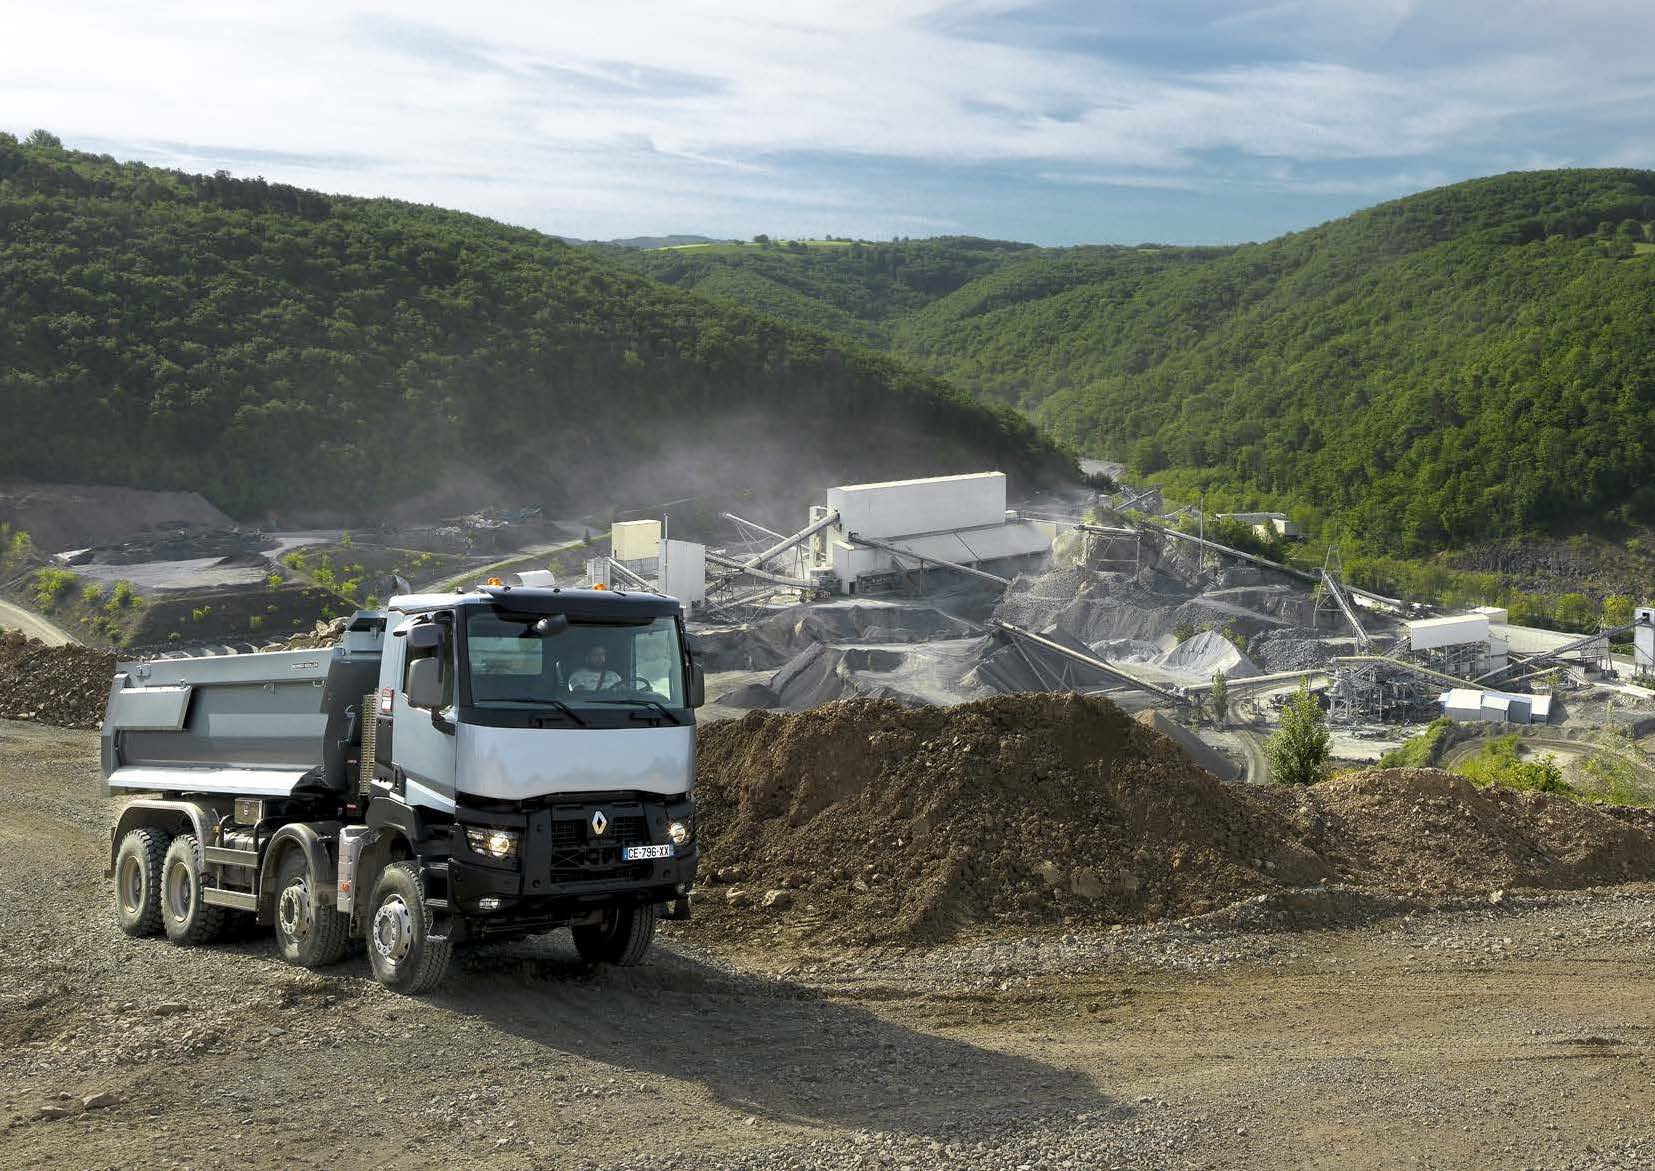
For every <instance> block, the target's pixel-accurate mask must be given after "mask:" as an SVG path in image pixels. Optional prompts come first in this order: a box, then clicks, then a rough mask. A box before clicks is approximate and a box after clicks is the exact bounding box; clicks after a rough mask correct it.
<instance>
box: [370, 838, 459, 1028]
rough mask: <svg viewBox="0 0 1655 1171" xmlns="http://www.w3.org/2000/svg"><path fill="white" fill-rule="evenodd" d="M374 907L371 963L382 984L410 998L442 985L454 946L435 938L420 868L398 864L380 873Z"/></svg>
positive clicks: (371, 927) (393, 864)
mask: <svg viewBox="0 0 1655 1171" xmlns="http://www.w3.org/2000/svg"><path fill="white" fill-rule="evenodd" d="M369 906H370V909H371V910H370V914H369V916H368V962H369V963H370V964H371V965H373V970H374V976H375V977H377V978H378V980H379V982H380V983H381V984H383V985H385V987H387V988H389V989H391V990H392V991H394V992H401V993H404V994H405V995H408V996H423V995H424V994H425V993H427V992H430V991H431V990H432V989H433V988H435V987H436V986H437V985H438V984H440V983H442V978H443V976H444V975H445V974H446V973H447V972H448V959H449V956H450V955H451V954H452V951H453V944H452V943H450V942H449V940H447V939H433V938H432V916H431V908H430V907H429V906H428V905H427V904H426V901H425V884H424V883H423V882H422V881H421V880H420V872H419V864H418V863H417V862H393V863H391V864H390V865H389V866H387V867H386V868H385V869H384V870H383V871H381V872H380V875H379V881H378V882H376V883H375V884H374V893H373V898H372V899H370V900H369Z"/></svg>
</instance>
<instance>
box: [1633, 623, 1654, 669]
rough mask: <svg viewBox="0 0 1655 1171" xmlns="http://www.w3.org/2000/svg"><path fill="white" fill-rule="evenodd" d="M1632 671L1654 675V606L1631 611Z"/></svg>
mask: <svg viewBox="0 0 1655 1171" xmlns="http://www.w3.org/2000/svg"><path fill="white" fill-rule="evenodd" d="M1632 621H1633V622H1635V623H1637V625H1636V626H1634V627H1633V628H1632V669H1633V670H1634V671H1635V672H1637V673H1638V674H1639V675H1655V606H1639V607H1638V608H1637V609H1635V610H1634V611H1632Z"/></svg>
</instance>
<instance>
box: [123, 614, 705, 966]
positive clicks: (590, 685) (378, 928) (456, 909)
mask: <svg viewBox="0 0 1655 1171" xmlns="http://www.w3.org/2000/svg"><path fill="white" fill-rule="evenodd" d="M704 690H705V686H704V683H703V679H702V674H701V671H700V668H699V667H698V666H697V665H696V664H695V662H694V661H693V660H692V658H691V656H690V654H689V651H688V648H687V645H686V643H685V640H684V632H683V617H682V613H681V608H680V606H679V603H678V602H677V601H676V600H675V599H673V598H669V597H665V596H662V595H660V594H654V593H639V592H623V591H620V590H612V591H606V590H584V589H556V588H549V587H524V586H510V585H494V584H493V583H492V582H491V584H490V585H488V586H483V587H479V588H477V589H475V590H472V591H468V592H464V593H451V594H411V595H408V596H403V597H396V598H392V599H391V601H390V604H389V605H388V606H387V607H386V609H384V610H383V611H358V612H357V613H356V614H355V615H354V616H353V617H352V619H351V620H350V622H349V625H348V628H347V630H346V632H345V634H344V636H343V639H342V640H341V642H340V643H339V644H338V645H337V646H335V647H332V648H330V649H324V650H297V651H277V652H269V653H261V654H227V655H214V656H207V657H202V658H177V659H160V660H154V661H148V662H135V663H123V664H120V665H119V666H118V667H117V668H116V674H115V679H114V684H113V686H112V687H111V689H110V693H109V704H108V709H107V712H106V715H105V719H104V726H103V741H102V757H103V772H104V776H105V778H106V781H107V784H108V785H109V788H110V791H111V792H112V793H115V794H147V795H144V796H135V797H134V798H133V799H132V800H129V801H127V802H126V803H125V804H124V805H122V806H121V808H120V811H119V813H118V814H117V816H116V819H115V825H114V827H113V830H112V832H111V842H110V851H111V865H110V876H111V877H112V878H113V879H114V887H115V890H114V909H115V917H116V919H117V921H118V922H119V924H120V926H121V928H122V929H123V930H124V931H126V932H127V933H128V934H131V935H150V934H155V933H157V932H163V931H164V932H165V934H166V935H167V937H168V938H169V939H171V940H172V941H173V942H174V943H178V944H183V945H194V944H203V943H207V942H209V941H210V940H212V939H213V938H215V937H216V936H217V935H218V934H219V933H220V932H221V931H222V930H223V928H224V926H225V922H226V919H227V917H229V916H231V915H244V916H253V917H254V918H255V919H256V920H257V921H258V922H259V923H261V924H266V925H270V926H273V927H274V929H275V934H276V941H277V946H278V948H279V950H280V952H281V954H282V956H283V957H284V958H285V959H287V960H289V961H290V962H292V963H295V964H299V965H302V966H304V967H321V966H323V965H327V964H332V963H336V962H338V961H339V960H340V959H342V958H343V957H344V955H345V954H346V952H347V950H348V949H349V948H350V945H351V941H352V940H353V939H358V938H360V939H363V940H365V941H366V947H367V953H368V958H369V961H370V963H371V964H372V967H373V971H374V974H375V976H377V977H378V978H379V980H380V981H382V982H383V983H384V984H386V985H387V986H389V987H391V988H394V989H397V990H399V991H402V992H405V993H410V994H419V993H424V992H428V991H430V990H431V989H432V988H434V987H435V986H436V985H437V984H438V983H439V982H440V981H441V979H442V977H443V974H444V972H445V971H446V969H447V966H448V962H449V957H450V954H451V951H452V948H453V946H454V945H455V944H456V943H459V942H462V941H464V940H468V939H470V940H482V939H488V940H496V939H503V938H512V937H521V936H524V935H529V934H535V933H542V932H548V931H552V930H555V929H558V928H562V927H568V928H570V929H571V933H572V935H573V938H574V944H575V947H576V949H577V950H578V951H579V953H580V955H581V957H582V958H583V959H585V960H587V961H588V962H592V963H609V964H635V963H637V962H638V961H639V960H640V959H641V958H642V957H643V955H644V953H645V952H646V951H647V949H648V948H649V945H650V942H651V941H652V939H653V937H654V934H655V924H656V921H657V919H658V918H662V917H664V918H669V919H681V918H687V917H688V916H689V891H690V887H691V884H692V883H693V882H694V880H695V869H696V862H697V850H696V840H695V806H694V802H693V799H692V796H691V788H692V782H693V780H694V777H695V718H694V715H695V713H694V709H695V708H697V707H699V706H700V705H701V703H702V699H703V694H704Z"/></svg>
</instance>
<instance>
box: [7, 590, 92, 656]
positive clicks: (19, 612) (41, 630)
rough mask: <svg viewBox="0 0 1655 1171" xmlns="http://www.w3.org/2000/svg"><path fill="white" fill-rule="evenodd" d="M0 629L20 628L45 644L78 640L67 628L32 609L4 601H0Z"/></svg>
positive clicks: (61, 643)
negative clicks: (58, 625)
mask: <svg viewBox="0 0 1655 1171" xmlns="http://www.w3.org/2000/svg"><path fill="white" fill-rule="evenodd" d="M0 630H21V631H22V632H23V633H24V634H26V635H27V636H28V637H30V638H38V639H39V640H40V641H41V642H43V643H45V644H46V645H47V646H63V645H64V644H65V643H71V642H79V641H80V640H79V639H77V638H76V637H75V636H74V635H72V634H70V633H69V632H68V631H67V630H62V629H60V628H59V627H56V626H54V625H52V623H50V622H48V621H47V620H46V619H44V618H42V617H41V616H40V615H39V614H36V613H34V612H33V611H32V610H25V609H24V608H23V607H22V606H18V605H15V604H13V603H11V602H6V601H0Z"/></svg>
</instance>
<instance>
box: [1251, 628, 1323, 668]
mask: <svg viewBox="0 0 1655 1171" xmlns="http://www.w3.org/2000/svg"><path fill="white" fill-rule="evenodd" d="M1247 654H1248V655H1249V657H1251V658H1252V660H1253V661H1254V662H1255V663H1257V664H1258V665H1259V666H1260V667H1261V668H1262V669H1263V670H1264V671H1265V672H1266V673H1268V674H1272V675H1273V674H1276V673H1277V672H1280V671H1314V670H1317V669H1318V668H1321V667H1325V666H1327V664H1328V663H1329V662H1330V661H1331V660H1332V658H1333V656H1334V654H1335V651H1334V648H1333V647H1331V646H1329V645H1328V644H1327V643H1325V642H1323V641H1321V640H1320V639H1316V638H1307V637H1304V636H1302V635H1299V634H1297V633H1296V632H1294V631H1288V630H1283V631H1279V632H1268V633H1265V634H1261V635H1259V636H1258V637H1257V638H1256V639H1254V640H1252V641H1251V642H1249V643H1248V644H1247Z"/></svg>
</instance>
